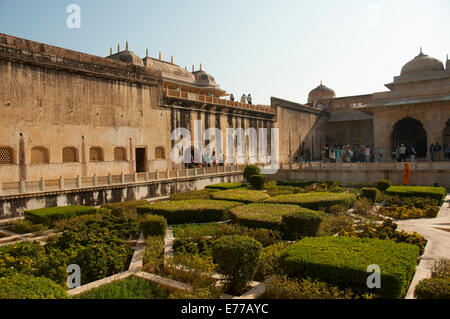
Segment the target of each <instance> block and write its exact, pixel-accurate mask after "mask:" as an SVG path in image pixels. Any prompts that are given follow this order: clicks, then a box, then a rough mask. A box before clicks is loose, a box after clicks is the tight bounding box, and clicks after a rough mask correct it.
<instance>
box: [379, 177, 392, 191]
mask: <svg viewBox="0 0 450 319" xmlns="http://www.w3.org/2000/svg"><path fill="white" fill-rule="evenodd" d="M391 186H392V184H391V182H390V181H388V180H387V179H380V180H379V181H377V188H378V189H379V190H380V191H382V192H384V191H386V190H387V189H388V188H389V187H391Z"/></svg>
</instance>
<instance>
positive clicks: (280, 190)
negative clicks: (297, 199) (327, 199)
mask: <svg viewBox="0 0 450 319" xmlns="http://www.w3.org/2000/svg"><path fill="white" fill-rule="evenodd" d="M266 189H267V194H268V195H270V196H271V197H274V196H278V195H289V194H297V193H301V192H303V189H302V188H301V187H294V186H271V187H268V188H266Z"/></svg>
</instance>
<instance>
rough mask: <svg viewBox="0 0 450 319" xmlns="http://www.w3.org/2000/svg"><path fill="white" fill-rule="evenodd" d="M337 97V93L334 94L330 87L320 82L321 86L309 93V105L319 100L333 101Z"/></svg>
mask: <svg viewBox="0 0 450 319" xmlns="http://www.w3.org/2000/svg"><path fill="white" fill-rule="evenodd" d="M335 97H336V93H334V91H333V90H332V89H330V88H329V87H326V86H325V85H323V84H322V81H320V85H319V86H318V87H316V88H315V89H314V90H312V91H311V92H309V95H308V103H315V102H317V101H319V100H324V99H332V98H335Z"/></svg>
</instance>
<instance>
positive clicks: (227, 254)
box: [212, 236, 262, 293]
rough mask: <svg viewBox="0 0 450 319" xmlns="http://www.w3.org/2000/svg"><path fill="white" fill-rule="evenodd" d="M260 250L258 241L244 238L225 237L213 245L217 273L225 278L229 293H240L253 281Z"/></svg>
mask: <svg viewBox="0 0 450 319" xmlns="http://www.w3.org/2000/svg"><path fill="white" fill-rule="evenodd" d="M261 249H262V246H261V244H260V243H259V242H258V241H256V240H255V239H253V238H250V237H245V236H227V237H223V238H220V239H218V240H216V241H215V242H214V243H213V247H212V253H213V257H214V260H215V262H216V263H217V265H218V272H219V273H220V274H222V275H224V276H225V280H226V283H227V288H228V290H229V291H230V292H232V293H242V291H243V290H244V289H245V288H246V286H247V284H248V283H249V282H250V281H251V280H252V279H253V276H254V274H255V272H256V267H257V265H258V259H259V254H260V252H261Z"/></svg>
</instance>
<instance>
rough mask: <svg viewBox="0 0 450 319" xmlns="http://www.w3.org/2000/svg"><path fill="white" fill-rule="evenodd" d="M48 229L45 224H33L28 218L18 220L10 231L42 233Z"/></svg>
mask: <svg viewBox="0 0 450 319" xmlns="http://www.w3.org/2000/svg"><path fill="white" fill-rule="evenodd" d="M47 229H48V227H47V226H45V225H42V224H33V223H32V222H31V221H29V220H18V221H16V222H15V223H14V224H13V225H12V227H11V231H12V232H14V233H16V234H28V233H38V234H39V233H43V232H44V231H46V230H47Z"/></svg>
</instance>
